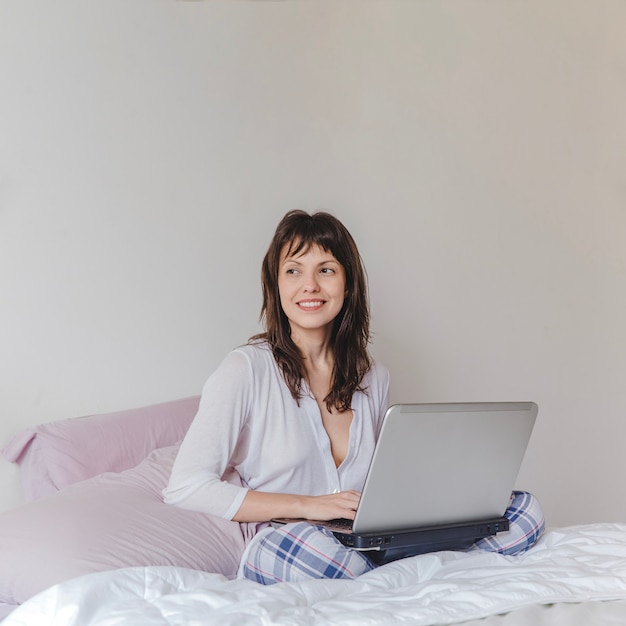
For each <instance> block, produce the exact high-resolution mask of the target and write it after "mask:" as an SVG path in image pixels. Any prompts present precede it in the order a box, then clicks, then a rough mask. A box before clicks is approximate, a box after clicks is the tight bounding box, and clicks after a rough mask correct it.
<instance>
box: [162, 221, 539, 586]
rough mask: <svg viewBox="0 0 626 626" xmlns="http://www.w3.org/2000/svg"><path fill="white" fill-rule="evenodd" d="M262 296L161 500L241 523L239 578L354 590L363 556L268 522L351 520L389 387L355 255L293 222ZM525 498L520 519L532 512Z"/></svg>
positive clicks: (330, 229) (268, 262)
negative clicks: (254, 329) (373, 343)
mask: <svg viewBox="0 0 626 626" xmlns="http://www.w3.org/2000/svg"><path fill="white" fill-rule="evenodd" d="M262 288H263V305H262V309H261V317H262V319H263V320H264V322H265V329H266V330H265V332H264V333H261V334H260V335H257V336H255V337H253V338H252V339H251V340H250V341H249V342H248V344H247V345H245V346H242V347H240V348H237V349H236V350H234V351H233V352H231V353H230V354H229V355H228V356H227V357H226V359H225V360H224V361H223V362H222V364H221V365H220V366H219V368H218V369H217V370H216V371H215V373H214V374H213V375H212V376H211V377H210V378H209V380H208V381H207V383H206V385H205V387H204V389H203V392H202V399H201V402H200V407H199V410H198V414H197V416H196V418H195V420H194V422H193V424H192V426H191V428H190V429H189V432H188V434H187V436H186V437H185V440H184V441H183V443H182V445H181V448H180V451H179V454H178V457H177V459H176V462H175V464H174V467H173V470H172V475H171V478H170V481H169V485H168V487H167V488H166V489H165V490H164V496H165V501H166V502H168V503H170V504H175V505H178V506H182V507H185V508H190V509H194V510H199V511H203V512H206V513H211V514H213V515H218V516H220V517H223V518H225V519H230V520H233V521H236V522H240V523H242V529H244V530H245V531H249V535H250V536H251V537H252V539H251V541H250V542H249V543H248V546H247V549H246V552H245V554H244V555H243V557H242V565H241V568H240V575H241V576H244V577H247V578H251V579H253V580H257V581H258V582H261V583H264V584H271V583H274V582H278V581H283V580H303V579H307V578H342V577H349V578H353V577H356V576H358V575H360V574H361V573H363V572H365V571H368V570H370V569H372V568H373V567H374V564H373V563H372V562H371V561H370V560H369V559H368V558H367V557H366V556H364V555H363V554H362V553H360V552H356V551H353V550H350V549H348V548H345V547H343V546H342V545H341V544H340V543H339V542H338V541H337V540H335V538H334V537H333V535H332V534H331V533H329V532H328V531H326V530H323V529H322V528H321V527H318V526H313V525H310V524H307V523H302V522H301V523H295V524H288V525H286V526H284V527H282V528H280V529H273V528H272V527H271V526H269V525H268V524H267V522H268V521H269V520H270V519H272V518H275V517H292V518H306V519H319V520H328V519H333V518H340V517H343V518H348V519H354V515H355V510H356V507H357V504H358V502H359V497H360V492H361V490H362V488H363V484H364V481H365V475H366V472H367V468H368V466H369V461H370V458H371V456H372V454H373V451H374V447H375V444H376V438H377V436H378V433H379V430H380V426H381V421H382V418H383V415H384V412H385V410H386V408H387V400H388V387H389V375H388V372H387V370H386V369H385V368H384V367H382V366H381V365H379V364H377V363H375V362H374V361H373V360H372V359H371V357H370V355H369V353H368V350H367V346H368V343H369V340H370V333H369V307H368V299H367V284H366V279H365V272H364V269H363V266H362V263H361V257H360V255H359V252H358V249H357V247H356V244H355V243H354V240H353V239H352V237H351V235H350V233H349V232H348V231H347V229H346V228H345V226H344V225H343V224H342V223H341V222H340V221H339V220H338V219H336V218H335V217H333V216H332V215H329V214H328V213H323V212H319V213H315V214H313V215H309V214H307V213H305V212H304V211H291V212H289V213H287V215H285V217H284V218H283V219H282V220H281V222H280V223H279V225H278V227H277V229H276V232H275V234H274V237H273V239H272V242H271V244H270V247H269V249H268V251H267V254H266V255H265V258H264V261H263V266H262ZM522 495H523V497H524V498H525V499H528V503H527V504H528V506H525V507H524V510H523V514H522V517H524V516H526V515H527V514H528V513H527V512H528V511H529V510H531V509H532V510H533V511H534V509H537V505H536V501H535V500H534V498H532V496H530V495H529V494H522ZM537 511H538V509H537ZM511 517H512V516H511ZM540 518H541V514H540V511H538V512H535V513H534V515H533V519H532V523H531V526H532V527H533V529H534V530H533V531H532V532H531V533H530V536H529V537H526V538H525V539H524V540H523V541H518V540H517V539H515V540H514V541H513V542H512V543H513V544H514V548H515V550H517V549H518V548H521V549H524V548H526V547H529V545H531V544H532V543H533V542H534V541H535V540H536V538H537V537H538V535H539V534H540V532H541V524H540V523H539V522H537V521H536V520H540V521H541V519H540ZM245 523H248V524H245ZM541 523H542V521H541ZM515 526H516V525H515V520H513V519H511V527H512V528H514V527H515ZM514 530H515V529H514ZM510 533H511V531H509V533H503V534H507V535H509V534H510ZM518 534H520V535H523V534H526V529H525V528H523V527H522V528H521V532H519V533H518ZM513 535H515V532H513ZM485 547H486V548H487V549H500V548H501V546H500V545H499V544H498V545H485Z"/></svg>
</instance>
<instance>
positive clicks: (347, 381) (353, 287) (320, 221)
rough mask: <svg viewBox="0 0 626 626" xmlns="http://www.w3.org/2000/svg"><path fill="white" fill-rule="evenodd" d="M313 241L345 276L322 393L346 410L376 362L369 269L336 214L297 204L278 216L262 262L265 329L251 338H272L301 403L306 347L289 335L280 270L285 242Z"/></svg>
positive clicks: (301, 248)
mask: <svg viewBox="0 0 626 626" xmlns="http://www.w3.org/2000/svg"><path fill="white" fill-rule="evenodd" d="M313 245H317V246H319V247H320V248H322V249H323V250H324V251H325V252H329V253H330V254H332V255H333V256H334V257H335V258H336V259H337V261H338V262H339V263H340V264H341V266H342V267H343V270H344V272H345V277H346V296H345V299H344V303H343V307H342V308H341V311H340V312H339V314H338V315H337V317H336V318H335V320H334V323H333V328H332V335H331V347H332V351H333V356H334V368H333V372H332V377H331V382H330V391H329V393H328V395H327V396H326V397H325V398H324V401H325V403H326V407H327V408H328V410H329V411H331V412H332V410H333V408H335V409H337V410H338V411H340V412H343V411H347V410H349V409H350V408H351V405H352V396H353V395H354V393H355V392H356V391H364V389H363V388H362V386H361V383H362V381H363V377H364V376H365V374H366V373H367V372H368V370H369V369H370V367H371V364H372V362H371V359H370V356H369V353H368V350H367V346H368V343H369V341H370V314H369V300H368V295H367V279H366V275H365V269H364V267H363V263H362V260H361V255H360V254H359V251H358V249H357V246H356V244H355V242H354V239H353V238H352V235H350V233H349V232H348V230H347V229H346V227H345V226H344V225H343V224H342V223H341V222H340V221H339V220H338V219H337V218H336V217H334V216H333V215H330V214H329V213H326V212H323V211H320V212H317V213H313V214H312V215H310V214H308V213H306V212H305V211H299V210H296V211H290V212H289V213H287V214H286V215H285V216H284V217H283V219H282V220H281V221H280V223H279V224H278V226H277V228H276V232H275V233H274V237H273V238H272V241H271V243H270V246H269V248H268V250H267V253H266V255H265V258H264V259H263V264H262V267H261V287H262V290H263V305H262V307H261V317H260V319H261V321H262V322H263V323H264V327H265V332H263V333H260V334H258V335H255V336H254V337H252V338H251V339H250V341H251V342H253V341H258V340H265V341H267V342H268V344H269V345H270V346H271V349H272V352H273V354H274V358H275V359H276V362H277V363H278V365H279V367H280V369H281V371H282V373H283V376H284V378H285V382H286V383H287V386H288V387H289V390H290V391H291V395H292V396H293V397H294V399H295V400H296V401H297V402H298V403H299V401H300V398H301V396H302V381H303V380H306V369H305V366H304V359H303V356H302V353H301V352H300V350H299V349H298V347H297V346H296V344H295V343H294V342H293V340H292V339H291V329H290V325H289V320H288V319H287V316H286V315H285V313H284V311H283V308H282V306H281V303H280V296H279V291H278V271H279V264H280V259H281V253H282V252H283V250H284V249H285V247H286V250H287V252H288V254H289V255H293V254H298V253H300V252H302V253H306V252H307V251H308V250H309V249H310V247H311V246H313Z"/></svg>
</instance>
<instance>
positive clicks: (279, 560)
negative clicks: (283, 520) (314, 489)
mask: <svg viewBox="0 0 626 626" xmlns="http://www.w3.org/2000/svg"><path fill="white" fill-rule="evenodd" d="M504 515H505V517H506V518H508V520H509V525H510V528H509V530H508V531H506V532H501V533H498V534H497V535H494V536H491V537H486V538H484V539H480V540H479V541H477V542H476V543H475V544H474V545H473V546H472V547H471V548H470V550H487V551H490V552H499V553H501V554H509V555H513V554H520V553H522V552H525V551H526V550H528V549H529V548H530V547H531V546H533V545H534V543H535V542H536V541H537V539H539V537H540V536H541V534H542V533H543V531H544V528H545V523H544V518H543V513H542V511H541V507H540V505H539V502H538V501H537V499H536V498H535V497H534V496H533V495H532V494H530V493H528V492H525V491H514V492H513V493H512V494H511V502H510V504H509V507H508V509H507V510H506V512H505V514H504ZM375 567H376V565H375V564H374V563H373V562H372V561H370V559H368V558H367V557H366V556H365V554H364V553H363V552H359V551H357V550H351V549H350V548H346V547H345V546H343V545H342V544H341V543H340V542H339V541H338V540H337V539H335V537H334V535H333V534H332V533H331V532H330V531H328V530H326V529H325V528H322V527H320V526H314V525H312V524H308V523H306V522H296V523H293V524H286V525H285V526H283V527H281V528H272V527H269V528H265V529H264V530H262V531H260V532H259V533H258V534H257V535H256V536H255V537H254V539H253V540H252V541H251V543H250V544H249V546H248V549H247V550H246V552H245V554H244V556H243V559H242V564H241V568H240V576H241V577H244V578H249V579H250V580H254V581H256V582H258V583H261V584H263V585H271V584H274V583H277V582H285V581H288V582H299V581H303V580H311V579H315V578H356V577H357V576H360V575H361V574H364V573H365V572H368V571H370V570H372V569H374V568H375Z"/></svg>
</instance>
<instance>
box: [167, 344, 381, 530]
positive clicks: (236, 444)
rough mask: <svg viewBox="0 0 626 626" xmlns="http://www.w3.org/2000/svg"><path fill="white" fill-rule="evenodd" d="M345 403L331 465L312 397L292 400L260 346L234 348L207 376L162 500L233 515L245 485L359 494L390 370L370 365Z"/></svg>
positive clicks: (273, 489)
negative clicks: (344, 435) (340, 455)
mask: <svg viewBox="0 0 626 626" xmlns="http://www.w3.org/2000/svg"><path fill="white" fill-rule="evenodd" d="M362 386H363V387H364V388H365V389H366V391H365V392H356V393H355V394H354V397H353V400H352V410H353V419H352V423H351V425H350V443H349V449H348V454H347V455H346V458H345V459H344V461H343V462H342V463H341V465H340V466H339V467H336V466H335V461H334V459H333V456H332V453H331V449H330V440H329V438H328V435H327V433H326V430H325V429H324V427H323V425H322V418H321V414H320V411H319V407H318V405H317V402H316V401H315V399H314V398H313V395H312V394H311V393H310V391H309V389H308V387H307V386H306V385H304V386H303V387H304V388H303V391H304V394H303V397H302V398H301V399H300V406H298V403H297V402H296V401H295V400H294V399H293V397H292V395H291V392H290V391H289V388H288V387H287V384H286V383H285V380H284V378H283V375H282V372H281V371H280V368H279V367H278V364H277V363H276V360H275V359H274V356H273V354H272V351H271V349H270V347H269V346H268V344H267V343H265V342H259V343H254V344H250V345H246V346H242V347H240V348H237V349H236V350H233V351H232V352H231V353H230V354H229V355H228V356H227V357H226V358H225V359H224V361H223V362H222V363H221V365H220V366H219V367H218V369H217V370H216V371H215V372H214V373H213V374H212V375H211V376H210V377H209V379H208V380H207V382H206V384H205V386H204V389H203V391H202V398H201V401H200V406H199V409H198V413H197V415H196V417H195V419H194V421H193V422H192V424H191V427H190V428H189V431H188V433H187V435H186V436H185V439H184V441H183V442H182V444H181V447H180V450H179V452H178V456H177V458H176V461H175V463H174V467H173V468H172V474H171V476H170V480H169V484H168V486H167V487H166V488H165V489H164V490H163V496H164V501H165V502H166V503H168V504H174V505H177V506H180V507H183V508H186V509H193V510H196V511H202V512H205V513H211V514H213V515H217V516H220V517H223V518H225V519H232V518H233V516H234V515H235V514H236V513H237V511H238V510H239V507H240V506H241V503H242V502H243V499H244V497H245V495H246V493H247V491H248V489H255V490H258V491H266V492H273V493H295V494H300V495H324V494H328V493H333V492H335V491H344V490H346V489H355V490H357V491H362V489H363V484H364V482H365V476H366V473H367V469H368V467H369V463H370V459H371V457H372V454H373V452H374V446H375V445H376V439H377V437H378V433H379V432H380V427H381V424H382V419H383V416H384V413H385V410H386V408H387V400H388V390H389V373H388V372H387V370H386V369H385V368H384V367H382V366H380V365H377V364H376V363H374V365H373V366H372V368H371V369H370V371H369V372H368V373H367V374H366V376H365V377H364V379H363V384H362Z"/></svg>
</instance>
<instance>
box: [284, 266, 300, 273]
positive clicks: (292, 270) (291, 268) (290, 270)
mask: <svg viewBox="0 0 626 626" xmlns="http://www.w3.org/2000/svg"><path fill="white" fill-rule="evenodd" d="M297 273H298V270H297V269H295V268H293V267H290V268H289V269H288V270H286V271H285V274H297Z"/></svg>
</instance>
